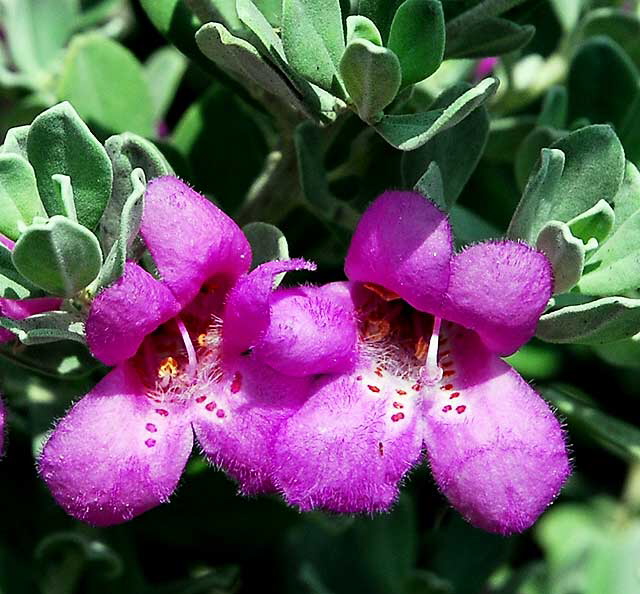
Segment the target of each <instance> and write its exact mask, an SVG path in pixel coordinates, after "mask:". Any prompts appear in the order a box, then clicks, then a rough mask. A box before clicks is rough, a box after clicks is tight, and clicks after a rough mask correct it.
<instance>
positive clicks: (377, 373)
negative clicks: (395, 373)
mask: <svg viewBox="0 0 640 594" xmlns="http://www.w3.org/2000/svg"><path fill="white" fill-rule="evenodd" d="M374 373H375V374H376V375H377V376H378V377H382V370H381V369H376V370H375V371H374Z"/></svg>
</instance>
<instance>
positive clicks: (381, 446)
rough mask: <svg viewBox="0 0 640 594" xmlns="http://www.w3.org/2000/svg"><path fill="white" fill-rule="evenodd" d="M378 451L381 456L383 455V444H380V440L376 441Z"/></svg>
mask: <svg viewBox="0 0 640 594" xmlns="http://www.w3.org/2000/svg"><path fill="white" fill-rule="evenodd" d="M378 452H379V453H380V455H381V456H384V445H382V442H381V441H379V442H378Z"/></svg>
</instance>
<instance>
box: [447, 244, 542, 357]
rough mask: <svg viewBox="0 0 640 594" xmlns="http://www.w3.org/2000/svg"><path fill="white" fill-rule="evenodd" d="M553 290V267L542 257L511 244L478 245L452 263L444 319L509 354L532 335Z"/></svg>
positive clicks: (525, 247)
mask: <svg viewBox="0 0 640 594" xmlns="http://www.w3.org/2000/svg"><path fill="white" fill-rule="evenodd" d="M552 289H553V273H552V269H551V263H550V262H549V260H547V258H546V257H545V256H544V255H543V254H542V253H541V252H538V251H537V250H535V249H533V248H532V247H530V246H528V245H526V244H524V243H518V242H515V241H502V242H495V243H494V242H491V243H480V244H477V245H474V246H471V247H469V248H467V249H466V250H465V251H463V252H461V253H459V254H456V255H455V257H454V258H453V261H452V263H451V281H450V285H449V291H448V304H447V307H446V311H445V312H444V313H443V317H445V318H446V319H448V320H451V321H453V322H457V323H458V324H461V325H463V326H465V327H467V328H471V329H473V330H475V331H476V332H477V333H478V334H479V335H480V336H481V337H482V340H483V342H484V343H485V345H486V346H487V347H489V348H490V349H491V350H492V351H494V352H497V353H499V354H501V355H510V354H511V353H513V352H515V351H516V350H517V349H518V348H519V347H520V346H521V345H522V344H523V343H525V342H526V341H527V340H529V339H530V338H531V337H532V336H533V334H534V333H535V329H536V325H537V323H538V319H539V318H540V315H541V314H542V312H543V311H544V308H545V307H546V305H547V302H548V301H549V299H550V298H551V293H552Z"/></svg>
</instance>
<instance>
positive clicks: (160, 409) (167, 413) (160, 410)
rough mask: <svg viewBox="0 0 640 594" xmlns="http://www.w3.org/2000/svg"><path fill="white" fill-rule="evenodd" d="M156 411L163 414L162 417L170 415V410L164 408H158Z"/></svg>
mask: <svg viewBox="0 0 640 594" xmlns="http://www.w3.org/2000/svg"><path fill="white" fill-rule="evenodd" d="M156 412H157V413H158V414H159V415H160V416H161V417H168V416H169V411H168V410H165V409H164V408H156Z"/></svg>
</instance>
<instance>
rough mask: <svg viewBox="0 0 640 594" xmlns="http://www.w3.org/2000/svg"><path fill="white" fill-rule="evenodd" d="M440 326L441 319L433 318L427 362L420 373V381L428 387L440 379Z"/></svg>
mask: <svg viewBox="0 0 640 594" xmlns="http://www.w3.org/2000/svg"><path fill="white" fill-rule="evenodd" d="M441 324H442V319H441V318H438V317H434V318H433V330H431V338H430V339H429V350H428V351H427V360H426V362H425V365H424V369H423V371H422V381H423V382H424V383H425V384H426V385H428V386H433V385H434V384H437V383H438V382H439V381H440V380H441V379H442V368H441V367H440V366H439V365H438V342H439V340H440V326H441Z"/></svg>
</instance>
